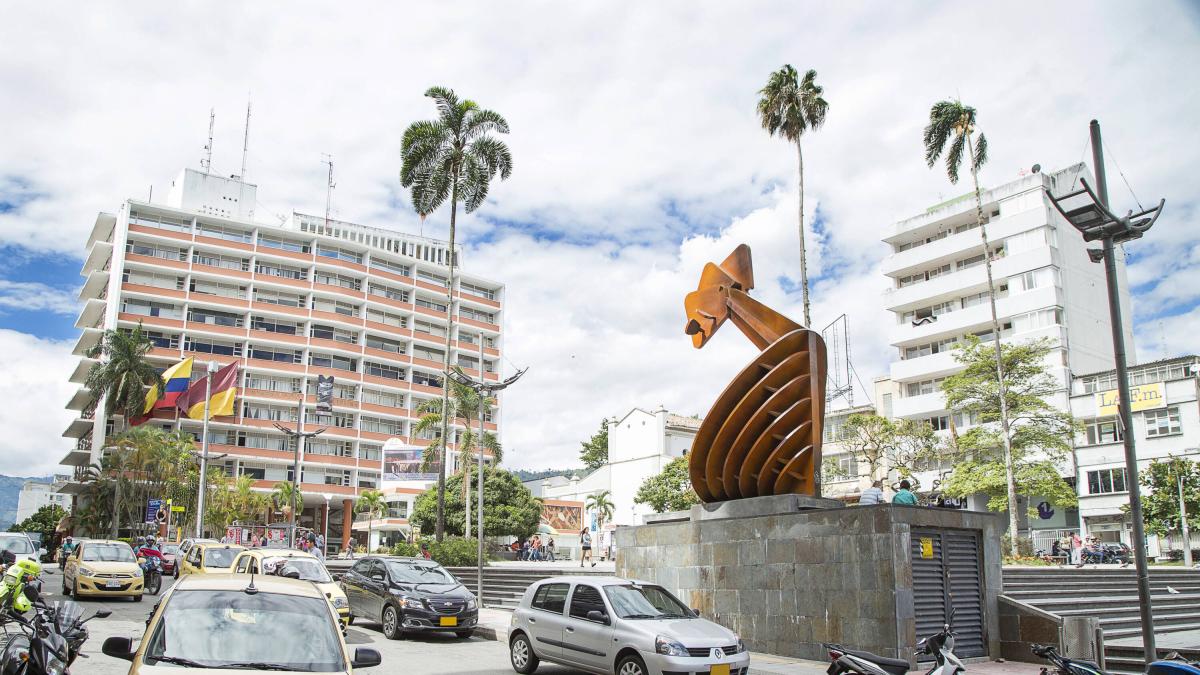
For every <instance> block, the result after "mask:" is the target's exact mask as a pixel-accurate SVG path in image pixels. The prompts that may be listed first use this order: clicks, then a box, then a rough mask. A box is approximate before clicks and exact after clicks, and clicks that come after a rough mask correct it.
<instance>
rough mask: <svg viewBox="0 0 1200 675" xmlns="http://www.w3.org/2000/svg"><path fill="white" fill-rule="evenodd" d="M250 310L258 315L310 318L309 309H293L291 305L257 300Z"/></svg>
mask: <svg viewBox="0 0 1200 675" xmlns="http://www.w3.org/2000/svg"><path fill="white" fill-rule="evenodd" d="M250 309H252V310H253V311H254V312H256V313H265V314H280V315H283V316H288V317H301V318H308V308H307V307H292V306H291V305H277V304H275V303H273V302H260V301H258V300H255V301H254V302H251V303H250Z"/></svg>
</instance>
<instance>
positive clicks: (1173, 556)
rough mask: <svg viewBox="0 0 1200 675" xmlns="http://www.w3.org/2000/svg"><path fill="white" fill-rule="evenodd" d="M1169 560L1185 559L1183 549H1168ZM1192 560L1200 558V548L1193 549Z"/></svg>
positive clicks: (1167, 556)
mask: <svg viewBox="0 0 1200 675" xmlns="http://www.w3.org/2000/svg"><path fill="white" fill-rule="evenodd" d="M1166 558H1167V560H1183V549H1174V548H1173V549H1171V550H1169V551H1167V555H1166ZM1192 560H1193V561H1196V560H1200V548H1194V549H1192Z"/></svg>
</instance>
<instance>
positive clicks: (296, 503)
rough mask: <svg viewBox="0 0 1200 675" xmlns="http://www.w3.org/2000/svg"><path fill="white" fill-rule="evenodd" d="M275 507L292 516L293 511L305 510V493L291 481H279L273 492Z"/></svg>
mask: <svg viewBox="0 0 1200 675" xmlns="http://www.w3.org/2000/svg"><path fill="white" fill-rule="evenodd" d="M271 497H272V499H274V501H275V507H276V508H278V509H279V510H281V511H283V512H284V513H285V514H287V515H288V516H291V513H292V510H293V509H303V508H304V493H303V492H302V491H301V490H300V486H299V485H296V484H295V483H292V482H291V481H279V482H278V483H276V484H275V487H274V489H273V490H272V491H271Z"/></svg>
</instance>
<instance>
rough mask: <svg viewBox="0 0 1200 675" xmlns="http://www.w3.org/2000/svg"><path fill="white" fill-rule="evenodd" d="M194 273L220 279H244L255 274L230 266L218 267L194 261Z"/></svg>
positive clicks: (248, 278)
mask: <svg viewBox="0 0 1200 675" xmlns="http://www.w3.org/2000/svg"><path fill="white" fill-rule="evenodd" d="M191 269H192V273H193V274H196V275H199V276H210V277H215V278H220V279H242V280H246V281H248V280H250V279H252V278H253V275H252V274H250V272H247V271H244V270H235V269H230V268H228V267H217V266H216V265H201V264H200V263H192V268H191Z"/></svg>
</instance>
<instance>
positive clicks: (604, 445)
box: [579, 419, 608, 471]
mask: <svg viewBox="0 0 1200 675" xmlns="http://www.w3.org/2000/svg"><path fill="white" fill-rule="evenodd" d="M579 445H580V446H581V447H580V448H579V460H580V461H582V462H583V465H584V466H586V467H587V468H588V469H590V470H592V471H595V470H596V469H599V468H600V467H602V466H604V465H605V464H608V420H606V419H604V420H600V430H599V431H597V432H596V433H594V434H592V437H591V438H589V439H588V440H587V441H584V442H581V443H580V444H579Z"/></svg>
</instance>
